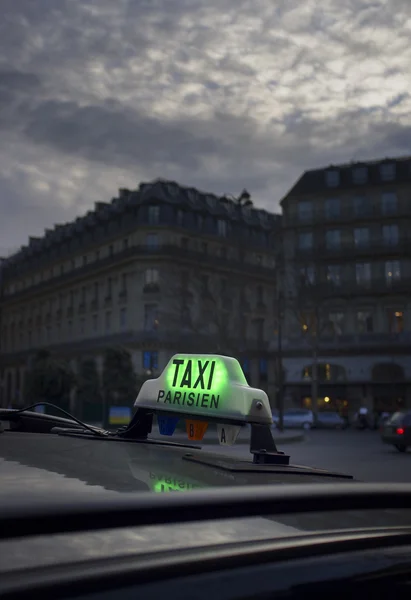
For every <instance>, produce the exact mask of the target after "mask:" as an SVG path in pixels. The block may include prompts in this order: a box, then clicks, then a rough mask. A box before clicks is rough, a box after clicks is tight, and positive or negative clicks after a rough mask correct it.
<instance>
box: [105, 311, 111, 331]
mask: <svg viewBox="0 0 411 600" xmlns="http://www.w3.org/2000/svg"><path fill="white" fill-rule="evenodd" d="M110 329H111V311H107V312H106V332H109V331H110Z"/></svg>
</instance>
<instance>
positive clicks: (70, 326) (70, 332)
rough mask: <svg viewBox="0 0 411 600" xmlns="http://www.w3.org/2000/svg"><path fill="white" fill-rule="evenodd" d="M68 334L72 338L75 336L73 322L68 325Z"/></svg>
mask: <svg viewBox="0 0 411 600" xmlns="http://www.w3.org/2000/svg"><path fill="white" fill-rule="evenodd" d="M67 333H68V336H69V337H70V338H71V336H72V335H73V321H69V322H68V323H67Z"/></svg>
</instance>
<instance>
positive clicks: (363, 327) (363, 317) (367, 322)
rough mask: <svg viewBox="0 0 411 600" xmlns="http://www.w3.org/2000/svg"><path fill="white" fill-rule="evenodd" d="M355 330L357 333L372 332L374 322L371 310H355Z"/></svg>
mask: <svg viewBox="0 0 411 600" xmlns="http://www.w3.org/2000/svg"><path fill="white" fill-rule="evenodd" d="M357 331H358V333H359V334H361V333H372V332H373V331H374V324H373V318H372V313H371V311H369V310H359V311H357Z"/></svg>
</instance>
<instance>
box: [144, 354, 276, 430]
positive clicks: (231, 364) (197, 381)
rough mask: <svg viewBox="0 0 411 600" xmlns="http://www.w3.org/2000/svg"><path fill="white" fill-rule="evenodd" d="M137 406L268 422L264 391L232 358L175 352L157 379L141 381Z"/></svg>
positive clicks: (183, 414) (216, 419) (212, 417)
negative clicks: (246, 375) (249, 380)
mask: <svg viewBox="0 0 411 600" xmlns="http://www.w3.org/2000/svg"><path fill="white" fill-rule="evenodd" d="M134 406H135V407H136V408H146V409H151V410H153V412H159V413H167V414H169V415H175V416H176V417H178V416H180V417H183V418H184V417H188V416H190V417H192V418H199V419H202V420H207V421H208V420H210V421H214V422H220V423H233V424H235V423H238V424H242V423H256V424H271V423H272V414H271V409H270V403H269V401H268V397H267V394H266V393H265V392H264V391H263V390H259V389H254V388H251V387H250V386H249V385H248V383H247V380H246V378H245V376H244V373H243V371H242V369H241V366H240V363H239V362H238V361H237V360H236V359H235V358H230V357H228V356H219V355H214V354H198V355H197V354H177V355H175V356H173V357H172V358H171V359H170V361H169V362H168V364H167V366H166V368H165V369H164V371H163V373H162V374H161V375H160V376H159V377H158V378H157V379H149V380H148V381H146V382H144V384H143V385H142V387H141V390H140V392H139V394H138V396H137V399H136V401H135V404H134Z"/></svg>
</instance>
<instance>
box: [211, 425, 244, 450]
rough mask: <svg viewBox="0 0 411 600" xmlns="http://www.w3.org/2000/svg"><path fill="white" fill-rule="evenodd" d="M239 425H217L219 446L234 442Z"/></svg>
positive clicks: (230, 444)
mask: <svg viewBox="0 0 411 600" xmlns="http://www.w3.org/2000/svg"><path fill="white" fill-rule="evenodd" d="M240 429H241V427H240V426H237V425H217V434H218V441H219V442H220V444H221V446H232V445H233V444H235V441H236V439H237V436H238V433H239V431H240Z"/></svg>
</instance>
